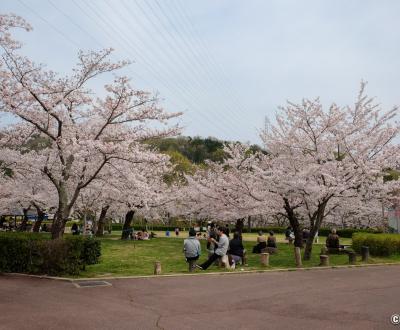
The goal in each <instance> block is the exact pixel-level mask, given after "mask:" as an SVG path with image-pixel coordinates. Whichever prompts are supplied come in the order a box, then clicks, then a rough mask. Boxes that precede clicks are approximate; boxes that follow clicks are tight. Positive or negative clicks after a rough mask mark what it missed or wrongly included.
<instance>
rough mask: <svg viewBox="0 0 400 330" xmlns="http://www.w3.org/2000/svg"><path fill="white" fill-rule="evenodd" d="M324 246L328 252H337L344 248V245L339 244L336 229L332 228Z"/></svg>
mask: <svg viewBox="0 0 400 330" xmlns="http://www.w3.org/2000/svg"><path fill="white" fill-rule="evenodd" d="M326 247H327V248H328V252H330V253H335V252H336V253H338V252H340V251H342V250H343V249H344V245H340V244H339V235H338V234H336V229H334V228H333V229H332V230H331V233H330V234H329V235H328V237H327V239H326Z"/></svg>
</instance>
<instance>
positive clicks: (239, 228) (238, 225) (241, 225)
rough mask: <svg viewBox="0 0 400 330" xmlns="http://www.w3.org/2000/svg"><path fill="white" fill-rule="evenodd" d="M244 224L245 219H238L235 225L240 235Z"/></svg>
mask: <svg viewBox="0 0 400 330" xmlns="http://www.w3.org/2000/svg"><path fill="white" fill-rule="evenodd" d="M243 226H244V220H243V219H237V220H236V225H235V231H236V232H237V233H238V234H239V236H240V237H241V236H242V232H243Z"/></svg>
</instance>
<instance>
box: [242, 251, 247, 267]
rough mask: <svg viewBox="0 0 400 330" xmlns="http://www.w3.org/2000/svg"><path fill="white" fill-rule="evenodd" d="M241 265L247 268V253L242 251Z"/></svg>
mask: <svg viewBox="0 0 400 330" xmlns="http://www.w3.org/2000/svg"><path fill="white" fill-rule="evenodd" d="M242 265H243V266H247V253H246V251H243V258H242Z"/></svg>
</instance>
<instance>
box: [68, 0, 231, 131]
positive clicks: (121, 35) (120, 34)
mask: <svg viewBox="0 0 400 330" xmlns="http://www.w3.org/2000/svg"><path fill="white" fill-rule="evenodd" d="M73 2H74V4H75V5H76V6H78V7H79V8H80V9H81V10H83V8H82V7H81V6H80V5H79V4H77V3H76V1H75V0H73ZM85 5H86V6H87V7H88V8H89V9H90V11H91V12H92V13H93V14H95V15H96V16H97V17H98V18H99V19H100V21H102V22H103V24H104V26H107V27H108V28H110V29H111V30H112V31H114V33H115V36H113V37H114V38H113V40H116V39H117V38H116V36H118V37H119V38H121V40H123V41H124V45H129V46H130V48H132V49H135V50H136V49H138V50H139V51H140V47H138V46H137V44H135V43H134V42H133V41H132V40H130V39H129V38H127V37H126V36H125V33H123V32H121V31H118V30H117V29H115V28H114V26H113V25H112V24H110V23H108V22H107V21H105V20H104V18H103V17H102V16H101V15H100V14H99V13H98V12H97V10H96V9H95V8H93V7H91V6H90V5H89V4H88V3H85ZM85 13H86V15H87V16H88V17H89V18H91V19H92V20H93V17H92V16H90V15H89V14H87V12H86V11H85ZM98 25H99V24H98ZM99 26H100V27H101V29H102V30H104V31H107V29H104V27H102V26H101V25H99ZM123 48H125V49H126V47H125V46H124V47H123ZM128 53H130V51H128ZM135 53H136V56H137V58H140V59H141V61H142V62H143V63H145V64H146V65H147V67H145V69H147V70H148V71H149V72H151V73H152V75H153V76H154V77H156V79H157V80H158V81H160V82H161V83H162V84H163V85H164V86H165V87H166V88H167V89H168V90H170V91H174V92H178V93H179V94H180V95H182V97H181V98H182V99H184V100H185V102H186V103H187V104H189V105H190V106H191V107H192V108H197V107H196V106H195V105H193V104H192V103H191V101H189V100H188V99H187V98H186V96H184V94H183V92H184V93H186V91H185V89H184V88H183V87H181V88H180V89H178V90H177V89H173V88H171V87H170V86H169V85H168V84H167V83H165V82H164V81H163V79H162V78H161V77H160V76H159V74H158V73H157V72H155V70H154V69H153V67H154V65H153V64H152V63H150V62H148V60H147V58H146V57H145V56H142V55H141V54H140V53H139V52H137V51H135ZM189 99H190V96H189ZM192 114H195V115H198V113H196V112H192ZM202 118H203V119H206V120H207V121H209V122H210V124H211V126H213V127H216V126H218V127H219V129H220V130H222V131H225V132H227V131H226V128H225V127H224V126H221V125H220V123H215V122H213V121H212V120H210V119H209V118H207V117H206V118H205V116H204V115H202ZM229 135H230V134H229V132H228V134H227V136H229Z"/></svg>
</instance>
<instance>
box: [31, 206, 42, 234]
mask: <svg viewBox="0 0 400 330" xmlns="http://www.w3.org/2000/svg"><path fill="white" fill-rule="evenodd" d="M35 207H36V211H37V220H36V221H35V224H34V225H33V230H32V231H33V232H34V233H38V232H39V229H40V226H41V225H42V222H43V220H44V215H45V213H44V212H43V211H42V210H41V209H40V207H38V206H35Z"/></svg>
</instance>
